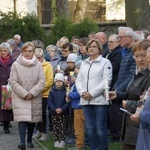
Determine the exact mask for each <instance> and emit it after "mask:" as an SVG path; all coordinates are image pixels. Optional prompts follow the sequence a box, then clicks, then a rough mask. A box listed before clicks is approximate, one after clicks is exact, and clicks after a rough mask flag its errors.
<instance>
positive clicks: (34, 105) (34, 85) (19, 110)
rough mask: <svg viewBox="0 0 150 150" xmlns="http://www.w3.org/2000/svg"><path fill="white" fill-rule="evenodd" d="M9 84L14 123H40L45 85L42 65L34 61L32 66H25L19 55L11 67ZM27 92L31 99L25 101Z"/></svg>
mask: <svg viewBox="0 0 150 150" xmlns="http://www.w3.org/2000/svg"><path fill="white" fill-rule="evenodd" d="M34 57H35V56H34ZM9 83H10V86H11V88H12V106H13V113H14V121H17V122H21V121H22V122H41V121H42V90H43V88H44V84H45V77H44V71H43V68H42V64H41V63H40V62H38V60H37V59H34V62H33V63H32V64H28V65H27V64H26V63H24V61H23V59H22V54H21V55H19V57H18V58H17V60H16V61H15V62H14V63H13V65H12V67H11V72H10V79H9ZM29 92H30V93H31V94H32V95H33V98H32V99H31V100H26V99H25V97H26V96H27V94H28V93H29Z"/></svg>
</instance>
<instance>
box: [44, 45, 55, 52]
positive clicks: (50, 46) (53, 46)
mask: <svg viewBox="0 0 150 150" xmlns="http://www.w3.org/2000/svg"><path fill="white" fill-rule="evenodd" d="M51 48H52V49H54V50H55V51H56V50H57V47H56V46H55V45H48V46H47V47H46V51H47V50H48V49H51Z"/></svg>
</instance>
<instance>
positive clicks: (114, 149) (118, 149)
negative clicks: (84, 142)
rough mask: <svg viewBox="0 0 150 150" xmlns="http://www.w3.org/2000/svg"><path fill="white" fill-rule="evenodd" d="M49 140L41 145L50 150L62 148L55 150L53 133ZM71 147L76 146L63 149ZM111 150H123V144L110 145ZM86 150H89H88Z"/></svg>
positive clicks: (64, 149)
mask: <svg viewBox="0 0 150 150" xmlns="http://www.w3.org/2000/svg"><path fill="white" fill-rule="evenodd" d="M49 137H50V138H49V140H48V141H45V142H41V144H42V145H43V146H44V147H46V148H47V149H48V150H57V149H59V150H60V148H54V138H53V132H50V134H49ZM71 147H75V146H65V148H63V149H62V148H61V149H62V150H68V149H69V148H71ZM108 149H109V150H121V149H122V143H110V144H109V148H108ZM86 150H89V148H86Z"/></svg>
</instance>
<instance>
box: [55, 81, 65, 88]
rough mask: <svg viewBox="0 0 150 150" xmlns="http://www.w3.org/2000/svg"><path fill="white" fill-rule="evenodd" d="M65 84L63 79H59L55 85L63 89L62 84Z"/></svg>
mask: <svg viewBox="0 0 150 150" xmlns="http://www.w3.org/2000/svg"><path fill="white" fill-rule="evenodd" d="M63 84H64V82H63V81H61V80H58V81H56V82H55V85H56V87H57V88H58V89H61V88H62V86H63Z"/></svg>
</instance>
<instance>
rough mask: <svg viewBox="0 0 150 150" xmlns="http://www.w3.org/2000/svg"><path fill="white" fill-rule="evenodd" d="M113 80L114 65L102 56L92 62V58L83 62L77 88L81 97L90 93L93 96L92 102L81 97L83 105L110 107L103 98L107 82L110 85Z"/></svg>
mask: <svg viewBox="0 0 150 150" xmlns="http://www.w3.org/2000/svg"><path fill="white" fill-rule="evenodd" d="M111 79H112V65H111V63H110V61H109V60H108V59H106V58H103V57H102V56H101V55H100V56H99V57H98V58H96V59H95V60H94V61H92V62H90V57H89V58H87V59H86V60H85V61H83V62H82V64H81V67H80V71H79V74H78V76H77V80H76V87H77V90H78V92H79V95H80V96H81V95H82V93H83V92H89V93H90V94H91V96H92V99H91V100H90V101H88V100H86V99H83V98H82V97H81V99H80V104H81V105H89V104H90V105H109V102H108V101H107V100H106V99H105V97H104V96H103V93H104V89H105V80H108V83H110V82H111Z"/></svg>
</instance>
